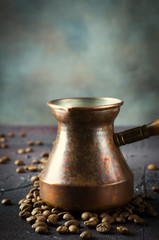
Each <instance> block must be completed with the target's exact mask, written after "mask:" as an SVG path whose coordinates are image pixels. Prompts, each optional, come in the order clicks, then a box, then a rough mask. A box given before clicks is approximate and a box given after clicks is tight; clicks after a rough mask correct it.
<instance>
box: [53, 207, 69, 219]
mask: <svg viewBox="0 0 159 240" xmlns="http://www.w3.org/2000/svg"><path fill="white" fill-rule="evenodd" d="M51 213H54V214H58V213H59V210H58V209H57V208H52V209H51ZM66 213H67V212H66ZM58 217H59V216H58Z"/></svg>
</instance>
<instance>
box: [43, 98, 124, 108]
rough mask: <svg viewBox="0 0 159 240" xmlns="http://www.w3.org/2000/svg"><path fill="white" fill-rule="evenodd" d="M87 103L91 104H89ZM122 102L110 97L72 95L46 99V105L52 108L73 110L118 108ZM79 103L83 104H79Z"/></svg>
mask: <svg viewBox="0 0 159 240" xmlns="http://www.w3.org/2000/svg"><path fill="white" fill-rule="evenodd" d="M91 102H92V103H91ZM88 103H89V104H91V105H90V106H89V104H88ZM123 103H124V102H123V101H122V100H120V99H118V98H112V97H72V98H60V99H54V100H51V101H48V102H47V105H48V106H49V107H51V108H53V109H61V110H65V111H73V110H102V109H112V108H119V107H120V106H121V105H123ZM80 104H83V105H81V106H80ZM87 104H88V105H87Z"/></svg>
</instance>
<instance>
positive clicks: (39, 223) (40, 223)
mask: <svg viewBox="0 0 159 240" xmlns="http://www.w3.org/2000/svg"><path fill="white" fill-rule="evenodd" d="M38 226H43V227H48V225H47V224H46V223H45V222H35V223H34V224H33V225H32V226H31V227H32V228H37V227H38Z"/></svg>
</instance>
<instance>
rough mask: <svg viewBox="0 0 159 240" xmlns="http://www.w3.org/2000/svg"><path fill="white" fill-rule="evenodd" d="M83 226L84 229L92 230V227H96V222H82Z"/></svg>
mask: <svg viewBox="0 0 159 240" xmlns="http://www.w3.org/2000/svg"><path fill="white" fill-rule="evenodd" d="M84 225H85V226H86V227H90V228H93V227H96V226H97V221H95V220H87V221H85V222H84Z"/></svg>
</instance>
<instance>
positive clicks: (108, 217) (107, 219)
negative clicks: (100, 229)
mask: <svg viewBox="0 0 159 240" xmlns="http://www.w3.org/2000/svg"><path fill="white" fill-rule="evenodd" d="M102 222H109V223H113V222H115V220H114V218H113V217H111V216H105V217H104V218H102Z"/></svg>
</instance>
